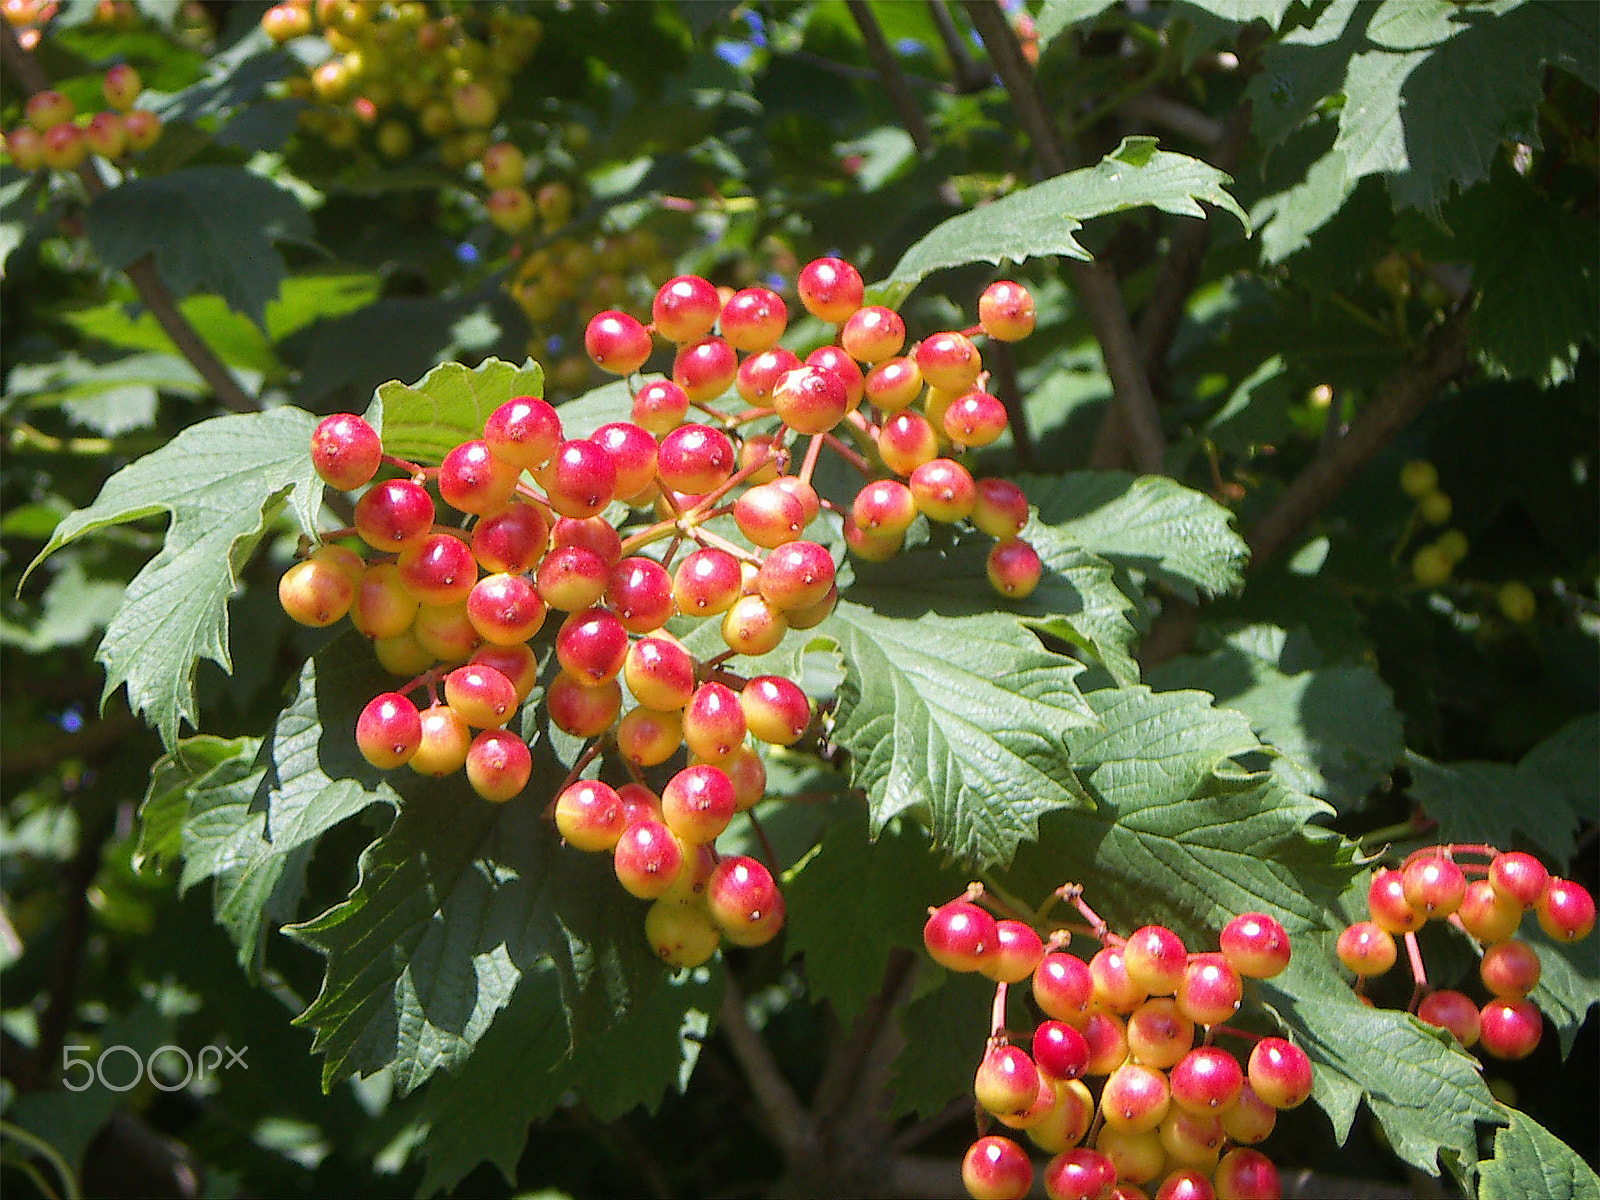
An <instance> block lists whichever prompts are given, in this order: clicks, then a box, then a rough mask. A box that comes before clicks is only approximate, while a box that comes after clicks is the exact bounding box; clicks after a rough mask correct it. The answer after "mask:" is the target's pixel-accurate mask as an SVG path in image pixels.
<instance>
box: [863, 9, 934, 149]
mask: <svg viewBox="0 0 1600 1200" xmlns="http://www.w3.org/2000/svg"><path fill="white" fill-rule="evenodd" d="M845 7H846V8H848V9H849V10H850V15H851V16H852V17H854V18H855V22H856V28H857V29H859V30H860V31H861V40H862V41H863V42H865V43H866V46H867V57H868V58H870V59H871V60H872V65H873V67H875V68H876V69H877V72H878V79H879V80H880V81H881V82H882V83H883V88H884V91H886V92H887V93H888V94H889V103H890V104H892V105H894V110H895V112H897V113H899V114H900V123H901V124H902V125H904V126H905V127H906V132H907V133H909V134H910V135H911V141H912V143H913V144H914V145H915V146H916V148H917V151H918V153H920V154H927V153H928V152H930V151H931V150H932V149H933V130H932V129H930V128H928V118H927V117H925V116H923V115H922V109H920V108H918V107H917V99H916V97H915V96H913V95H912V94H911V88H910V86H909V85H908V84H907V83H906V77H905V74H904V72H902V71H901V70H900V64H899V63H898V62H896V61H895V57H894V52H893V51H892V50H890V49H889V43H888V42H887V41H886V40H885V39H884V36H883V30H882V29H881V28H880V27H879V25H878V18H877V17H875V16H873V15H872V9H871V8H869V7H868V6H867V3H866V0H845Z"/></svg>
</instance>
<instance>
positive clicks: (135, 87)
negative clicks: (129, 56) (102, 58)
mask: <svg viewBox="0 0 1600 1200" xmlns="http://www.w3.org/2000/svg"><path fill="white" fill-rule="evenodd" d="M100 90H101V91H102V92H103V93H104V94H105V98H106V103H107V104H108V105H110V107H111V108H113V109H115V110H116V111H117V112H119V113H125V112H127V111H128V110H129V109H130V108H132V107H133V106H134V103H135V102H136V101H137V100H138V99H139V93H140V92H142V91H144V81H143V80H142V79H140V78H139V72H138V71H136V70H134V69H133V68H132V67H131V66H129V65H128V64H127V63H117V64H116V65H115V66H112V67H110V68H108V69H107V70H106V74H105V78H104V79H102V80H101V81H100Z"/></svg>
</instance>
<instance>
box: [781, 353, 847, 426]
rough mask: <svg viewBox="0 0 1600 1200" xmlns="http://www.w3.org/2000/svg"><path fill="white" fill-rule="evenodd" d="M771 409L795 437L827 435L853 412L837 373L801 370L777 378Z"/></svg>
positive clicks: (843, 383)
mask: <svg viewBox="0 0 1600 1200" xmlns="http://www.w3.org/2000/svg"><path fill="white" fill-rule="evenodd" d="M772 407H773V410H774V411H775V412H776V413H777V414H778V416H779V418H780V419H782V421H783V423H784V424H785V425H788V426H789V427H790V428H791V429H793V430H794V431H795V432H796V433H827V432H828V430H830V429H832V428H833V427H834V426H835V425H837V424H838V423H839V422H840V421H842V420H844V416H845V413H847V412H849V411H850V395H849V391H848V388H847V385H846V382H845V380H844V379H842V378H841V377H840V376H839V374H838V373H837V372H834V371H824V370H820V369H818V368H817V367H807V366H802V367H798V368H796V369H795V370H793V371H789V372H787V373H786V374H784V375H782V376H780V377H779V378H778V382H777V383H776V384H774V385H773V388H772Z"/></svg>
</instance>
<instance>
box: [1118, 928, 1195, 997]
mask: <svg viewBox="0 0 1600 1200" xmlns="http://www.w3.org/2000/svg"><path fill="white" fill-rule="evenodd" d="M1188 958H1189V951H1188V950H1187V948H1185V946H1184V944H1183V940H1182V939H1181V938H1179V937H1178V935H1177V934H1175V933H1173V932H1172V930H1170V929H1168V928H1166V927H1165V926H1163V925H1145V926H1143V927H1141V928H1139V929H1136V930H1134V931H1133V932H1132V933H1130V934H1129V935H1128V940H1127V942H1126V944H1125V945H1124V946H1123V948H1122V961H1123V963H1124V965H1125V966H1126V968H1127V972H1128V978H1130V979H1132V980H1133V981H1134V983H1136V984H1138V985H1139V986H1140V987H1142V988H1143V989H1144V990H1145V991H1146V992H1148V993H1150V995H1152V996H1170V995H1172V994H1173V993H1174V992H1176V991H1177V990H1178V984H1179V983H1181V982H1182V981H1183V968H1184V964H1185V963H1186V962H1187V961H1188Z"/></svg>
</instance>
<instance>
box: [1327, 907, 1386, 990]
mask: <svg viewBox="0 0 1600 1200" xmlns="http://www.w3.org/2000/svg"><path fill="white" fill-rule="evenodd" d="M1336 951H1337V953H1338V955H1339V961H1340V962H1342V963H1343V964H1344V965H1345V966H1346V967H1347V968H1348V969H1350V970H1351V971H1354V972H1355V973H1356V974H1357V975H1359V976H1362V977H1363V978H1366V977H1368V976H1373V975H1382V974H1383V973H1384V972H1385V971H1387V970H1388V969H1389V968H1390V967H1392V966H1394V964H1395V959H1396V957H1397V956H1398V954H1399V950H1398V948H1397V947H1396V946H1395V944H1394V937H1393V935H1392V934H1390V933H1388V932H1387V931H1385V930H1384V929H1382V928H1380V927H1379V926H1378V925H1376V924H1374V923H1373V922H1371V921H1358V922H1356V923H1355V924H1354V925H1351V926H1350V927H1349V928H1348V929H1345V930H1344V931H1343V932H1342V933H1340V934H1339V941H1338V944H1337V946H1336Z"/></svg>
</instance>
